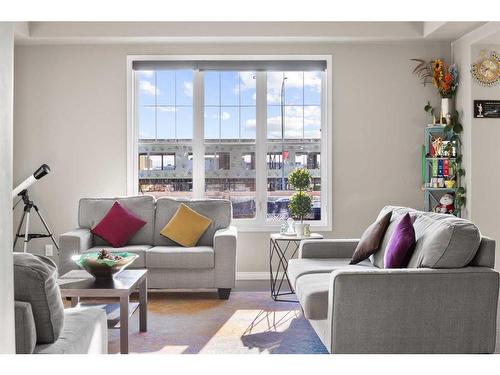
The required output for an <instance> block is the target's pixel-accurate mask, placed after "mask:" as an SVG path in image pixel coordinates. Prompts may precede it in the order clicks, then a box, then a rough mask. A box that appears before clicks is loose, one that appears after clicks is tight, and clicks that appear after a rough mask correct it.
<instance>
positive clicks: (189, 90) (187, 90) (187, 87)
mask: <svg viewBox="0 0 500 375" xmlns="http://www.w3.org/2000/svg"><path fill="white" fill-rule="evenodd" d="M183 87H184V95H186V96H189V97H190V98H192V97H193V82H187V81H184V82H183Z"/></svg>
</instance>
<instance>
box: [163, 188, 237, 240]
mask: <svg viewBox="0 0 500 375" xmlns="http://www.w3.org/2000/svg"><path fill="white" fill-rule="evenodd" d="M182 203H183V204H185V205H186V206H188V207H189V208H191V209H193V210H195V211H196V212H198V213H199V214H201V215H203V216H205V217H208V218H209V219H210V220H212V222H211V223H210V225H209V226H208V228H207V230H206V231H205V233H203V235H202V236H201V237H200V239H199V241H198V245H199V246H213V240H214V234H215V232H216V231H217V230H219V229H223V228H227V227H228V226H229V225H230V224H231V217H232V209H231V202H230V201H228V200H223V199H203V200H180V199H179V200H177V199H172V198H169V197H162V198H158V200H157V201H156V218H155V229H154V245H155V246H178V245H177V244H176V243H175V242H174V241H172V240H171V239H168V238H165V237H164V236H162V235H161V234H160V231H161V230H162V229H163V227H164V226H165V225H166V224H167V223H168V222H169V221H170V219H172V217H173V216H174V215H175V213H176V212H177V209H178V208H179V206H180V205H181V204H182Z"/></svg>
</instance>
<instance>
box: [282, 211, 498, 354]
mask: <svg viewBox="0 0 500 375" xmlns="http://www.w3.org/2000/svg"><path fill="white" fill-rule="evenodd" d="M388 210H392V211H393V214H392V218H391V223H390V224H389V227H388V229H387V232H386V234H385V237H384V239H383V241H382V243H381V246H380V248H379V250H378V252H377V253H376V254H375V255H373V256H372V257H371V258H370V259H367V260H365V261H363V262H361V263H360V264H357V265H349V261H350V258H351V256H352V254H353V252H354V249H355V248H356V246H357V243H358V240H308V241H303V242H302V243H301V247H300V250H299V257H298V259H292V260H290V261H289V266H288V276H289V278H290V280H291V283H292V286H293V287H294V288H295V292H296V295H297V297H298V299H299V301H300V303H301V306H302V309H303V312H304V315H305V317H306V318H307V319H308V320H309V322H310V323H311V325H312V327H313V328H314V330H315V331H316V333H317V334H318V336H319V337H320V338H321V340H322V342H323V343H324V344H325V346H326V348H327V349H328V351H329V352H330V353H493V352H494V351H495V340H496V319H497V303H498V292H499V274H498V272H496V271H495V270H493V267H494V264H495V241H493V240H491V239H488V238H486V237H482V236H481V235H480V232H479V230H478V229H477V228H476V227H475V226H474V225H473V224H472V223H471V222H469V221H467V220H463V219H458V218H455V217H454V216H451V215H444V214H436V213H428V212H425V213H424V212H420V211H415V210H412V209H409V208H404V207H391V206H387V207H384V209H383V210H382V211H381V213H380V216H379V217H381V215H383V214H385V213H386V212H387V211H388ZM406 213H410V216H411V217H412V218H413V219H414V228H415V234H416V238H417V243H416V246H415V250H414V253H413V255H412V258H411V259H410V262H409V264H408V268H404V269H384V268H383V265H384V263H383V259H384V253H385V248H386V246H387V243H388V241H389V238H390V236H391V234H392V233H393V231H394V229H395V227H396V223H397V222H398V221H399V219H400V218H401V216H402V215H404V214H406Z"/></svg>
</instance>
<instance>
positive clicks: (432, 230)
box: [372, 206, 481, 268]
mask: <svg viewBox="0 0 500 375" xmlns="http://www.w3.org/2000/svg"><path fill="white" fill-rule="evenodd" d="M388 210H392V218H391V223H390V224H389V226H388V228H387V231H386V233H385V236H384V239H383V240H382V243H381V244H380V249H379V250H378V251H377V252H376V253H375V254H374V255H373V256H372V262H373V264H374V265H375V266H377V267H379V268H383V267H384V256H385V251H386V249H387V244H388V243H389V239H390V237H391V236H392V233H393V232H394V229H395V228H396V225H397V223H398V221H399V219H400V217H401V216H402V215H405V214H406V213H409V214H410V216H411V218H412V220H413V227H414V229H415V239H416V243H415V250H414V251H413V255H412V257H411V258H410V261H409V262H408V266H407V267H408V268H417V267H429V268H461V267H464V266H466V265H467V264H469V263H470V262H471V261H472V259H473V258H474V256H475V254H476V252H477V249H478V248H479V244H480V241H481V236H480V233H479V229H478V228H477V227H476V226H475V225H474V224H472V223H471V222H470V221H468V220H464V219H460V218H457V217H455V216H453V215H449V214H439V213H435V212H422V211H416V210H414V209H411V208H407V207H395V206H386V207H384V208H383V209H382V211H380V214H379V217H380V216H382V215H384V214H385V213H386V212H387V211H388Z"/></svg>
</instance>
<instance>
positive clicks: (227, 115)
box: [220, 112, 231, 121]
mask: <svg viewBox="0 0 500 375" xmlns="http://www.w3.org/2000/svg"><path fill="white" fill-rule="evenodd" d="M220 118H221V120H223V121H226V120H229V119H230V118H231V115H230V114H229V113H228V112H222V115H221V117H220Z"/></svg>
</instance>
